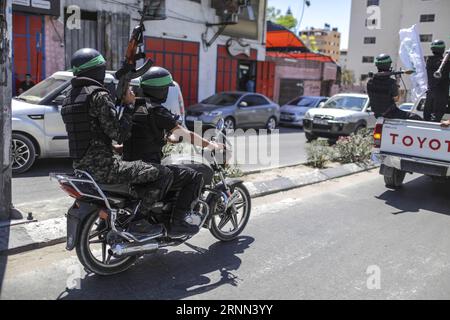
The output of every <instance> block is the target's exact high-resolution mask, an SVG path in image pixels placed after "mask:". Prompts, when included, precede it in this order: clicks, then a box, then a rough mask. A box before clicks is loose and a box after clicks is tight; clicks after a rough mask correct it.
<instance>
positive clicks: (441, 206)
mask: <svg viewBox="0 0 450 320" xmlns="http://www.w3.org/2000/svg"><path fill="white" fill-rule="evenodd" d="M377 199H379V200H383V201H385V203H386V204H387V205H389V206H391V207H393V208H396V209H398V210H399V211H396V212H392V214H395V215H397V214H402V213H410V212H411V213H417V212H419V211H420V210H427V211H431V212H435V213H439V214H445V215H450V210H449V208H450V181H445V182H435V181H433V180H432V179H431V178H430V177H426V176H421V177H420V178H417V179H414V180H412V181H409V182H407V183H405V185H404V186H403V188H401V189H399V190H388V191H386V192H384V193H383V194H382V195H380V196H379V197H377ZM430 199H432V200H431V201H430Z"/></svg>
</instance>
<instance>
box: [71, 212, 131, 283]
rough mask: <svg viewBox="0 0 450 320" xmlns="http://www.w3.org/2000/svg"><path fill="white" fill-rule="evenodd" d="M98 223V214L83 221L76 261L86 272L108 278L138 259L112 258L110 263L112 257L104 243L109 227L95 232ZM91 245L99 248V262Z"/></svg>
mask: <svg viewBox="0 0 450 320" xmlns="http://www.w3.org/2000/svg"><path fill="white" fill-rule="evenodd" d="M100 221H101V220H100V219H99V217H98V212H95V213H93V214H92V215H90V216H89V217H88V218H86V220H85V221H84V223H83V225H82V227H81V232H80V239H79V241H78V244H77V246H76V252H77V256H78V259H79V260H80V262H81V264H82V265H83V267H85V269H86V270H88V271H91V272H93V273H95V274H97V275H100V276H110V275H113V274H117V273H121V272H124V271H125V270H127V269H129V268H130V267H131V266H132V265H133V264H134V263H135V262H136V259H137V258H138V257H137V256H133V257H126V258H121V259H115V258H114V260H113V261H111V259H112V258H113V257H112V256H111V255H110V254H109V252H108V244H107V241H106V234H107V233H108V231H109V230H110V226H106V227H105V228H104V229H103V230H97V229H98V226H97V225H96V224H98V223H99V222H100ZM92 244H99V245H100V246H101V249H100V250H101V257H102V260H101V261H100V260H99V259H97V257H96V255H98V254H96V253H97V252H94V251H93V249H92V248H91V245H92ZM97 251H98V250H97Z"/></svg>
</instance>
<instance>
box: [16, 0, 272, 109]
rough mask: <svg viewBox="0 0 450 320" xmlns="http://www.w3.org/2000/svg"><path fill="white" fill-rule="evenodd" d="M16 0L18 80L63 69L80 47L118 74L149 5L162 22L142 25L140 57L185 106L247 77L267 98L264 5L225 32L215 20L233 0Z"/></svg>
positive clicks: (242, 14)
mask: <svg viewBox="0 0 450 320" xmlns="http://www.w3.org/2000/svg"><path fill="white" fill-rule="evenodd" d="M14 1H16V4H17V5H16V6H15V8H14V17H15V18H14V19H15V22H14V25H13V28H14V32H15V34H14V40H15V44H14V46H15V48H16V50H15V74H16V81H20V80H23V78H24V76H25V74H26V73H30V74H32V77H33V80H35V81H40V80H42V79H44V78H45V77H48V76H50V75H51V74H52V73H54V72H56V71H60V70H66V69H68V68H69V67H70V57H71V56H72V54H73V53H74V52H75V51H76V50H78V49H80V48H84V47H93V48H97V49H98V50H99V51H100V52H101V53H102V54H103V55H104V56H105V58H106V60H107V61H108V69H111V70H116V69H117V68H119V67H120V62H121V60H122V57H123V54H124V53H125V50H126V46H127V44H128V38H129V35H130V33H131V31H132V29H133V28H134V26H135V25H136V24H137V21H138V20H139V18H140V16H139V14H138V10H140V9H141V8H142V4H143V3H149V4H153V5H154V4H159V5H160V7H159V9H160V10H159V11H158V14H159V15H161V16H164V17H165V19H164V20H151V21H146V22H145V27H146V31H145V41H144V49H145V53H146V55H147V57H148V58H151V59H152V60H153V61H154V64H155V65H159V66H163V67H166V68H168V69H169V70H170V71H171V72H172V74H173V76H174V79H175V80H176V81H177V82H178V83H179V84H180V86H181V89H182V91H183V95H184V98H185V104H186V105H187V106H189V105H191V104H194V103H196V102H198V101H199V100H202V99H204V98H206V97H208V96H210V95H212V94H214V93H216V92H217V91H224V90H239V89H243V87H244V86H245V81H246V80H247V79H249V78H251V77H255V79H256V87H257V91H258V92H261V93H264V94H267V95H269V93H270V92H269V90H268V89H269V88H270V87H271V85H270V84H271V81H273V74H272V75H271V74H270V72H269V69H270V68H269V67H270V66H269V65H268V64H267V63H266V62H265V36H266V34H265V33H266V27H265V10H266V6H267V3H266V0H251V1H250V5H251V9H250V10H249V9H246V8H242V9H241V10H240V11H239V12H236V14H233V16H232V17H231V20H233V21H235V22H237V23H236V24H233V25H228V26H226V27H222V26H221V25H220V23H221V22H223V21H224V15H225V14H228V13H229V12H230V11H232V10H234V9H235V8H236V6H237V5H238V4H239V1H237V0H231V1H216V0H170V1H168V0H162V1H161V0H158V1H152V0H144V1H142V0H122V1H90V0H56V1H51V2H50V1H32V3H35V2H43V3H51V6H50V7H51V8H50V9H47V10H43V9H42V8H39V9H40V10H36V8H32V9H31V10H30V9H29V8H25V7H24V6H23V5H19V4H21V3H22V4H23V3H24V1H22V0H14ZM42 7H45V6H44V5H43V6H42ZM228 18H229V16H227V19H228ZM227 21H229V20H227ZM24 26H25V27H24ZM219 31H220V32H219ZM216 35H218V36H217V37H216ZM22 38H23V39H25V40H24V41H21V39H22ZM16 39H17V40H16ZM24 46H25V47H24ZM24 48H26V50H25V49H24ZM24 52H25V53H26V54H23V53H24ZM36 52H37V53H36Z"/></svg>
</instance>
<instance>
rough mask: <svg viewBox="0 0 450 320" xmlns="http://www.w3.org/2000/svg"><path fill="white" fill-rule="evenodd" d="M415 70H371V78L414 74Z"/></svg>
mask: <svg viewBox="0 0 450 320" xmlns="http://www.w3.org/2000/svg"><path fill="white" fill-rule="evenodd" d="M414 72H415V71H414V70H400V71H382V72H377V73H373V72H369V78H373V77H392V76H395V77H400V76H402V75H404V74H407V75H410V74H413V73H414Z"/></svg>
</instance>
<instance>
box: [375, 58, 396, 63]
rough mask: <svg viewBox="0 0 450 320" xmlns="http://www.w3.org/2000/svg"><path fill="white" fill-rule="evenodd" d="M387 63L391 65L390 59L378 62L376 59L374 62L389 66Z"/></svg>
mask: <svg viewBox="0 0 450 320" xmlns="http://www.w3.org/2000/svg"><path fill="white" fill-rule="evenodd" d="M389 63H392V59H391V58H389V59H386V60H378V59H376V60H375V64H389Z"/></svg>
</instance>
